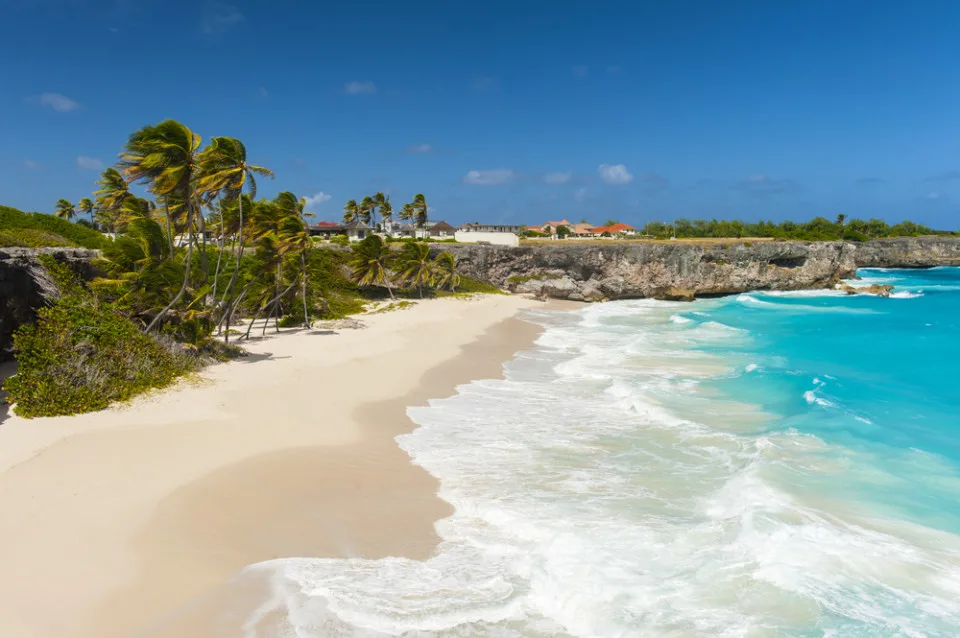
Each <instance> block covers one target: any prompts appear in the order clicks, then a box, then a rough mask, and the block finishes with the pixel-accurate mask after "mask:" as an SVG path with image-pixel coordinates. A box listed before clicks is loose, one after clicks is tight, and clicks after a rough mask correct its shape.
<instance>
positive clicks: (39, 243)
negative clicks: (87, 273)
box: [0, 206, 106, 248]
mask: <svg viewBox="0 0 960 638" xmlns="http://www.w3.org/2000/svg"><path fill="white" fill-rule="evenodd" d="M105 242H106V238H105V237H104V236H103V235H102V234H101V233H99V232H97V231H95V230H93V229H92V228H87V227H86V226H79V225H77V224H74V223H72V222H68V221H66V220H65V219H60V218H59V217H54V216H53V215H47V214H44V213H24V212H21V211H19V210H17V209H15V208H10V207H9V206H0V247H4V246H22V247H25V248H41V247H44V246H79V247H81V248H101V247H102V246H103V245H104V243H105Z"/></svg>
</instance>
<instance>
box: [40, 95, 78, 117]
mask: <svg viewBox="0 0 960 638" xmlns="http://www.w3.org/2000/svg"><path fill="white" fill-rule="evenodd" d="M29 101H30V102H33V103H35V104H39V105H40V106H49V107H50V108H52V109H53V110H54V111H59V112H61V113H66V112H67V111H73V110H74V109H78V108H80V103H79V102H77V101H75V100H71V99H70V98H68V97H67V96H66V95H62V94H60V93H41V94H40V95H38V96H36V97H34V98H30V100H29Z"/></svg>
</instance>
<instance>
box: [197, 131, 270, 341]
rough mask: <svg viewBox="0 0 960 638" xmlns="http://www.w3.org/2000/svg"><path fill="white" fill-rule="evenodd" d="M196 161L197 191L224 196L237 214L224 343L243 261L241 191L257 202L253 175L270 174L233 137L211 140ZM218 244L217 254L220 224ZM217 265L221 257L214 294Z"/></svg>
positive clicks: (221, 237)
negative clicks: (249, 159) (236, 245)
mask: <svg viewBox="0 0 960 638" xmlns="http://www.w3.org/2000/svg"><path fill="white" fill-rule="evenodd" d="M199 161H200V167H201V171H202V173H201V175H200V179H199V184H200V188H201V189H202V190H203V191H204V192H206V193H208V194H209V196H210V197H211V200H212V198H213V197H214V196H225V197H226V199H227V200H228V201H236V202H237V209H238V214H239V217H238V224H237V237H238V241H239V243H240V246H239V248H237V250H236V263H235V267H234V269H233V274H232V275H231V276H230V282H229V283H228V284H227V287H226V290H224V293H223V298H222V299H221V301H220V306H221V307H222V308H223V309H224V313H225V314H226V317H227V327H226V330H225V331H224V341H226V340H227V339H229V337H228V336H227V331H229V330H230V324H229V315H230V314H231V308H229V307H228V306H227V304H226V302H227V299H228V298H230V297H231V295H232V294H233V291H234V288H235V287H236V284H237V277H238V276H239V274H240V260H241V259H242V258H243V249H244V242H243V202H244V193H243V191H244V188H246V189H247V191H248V192H249V193H250V198H251V199H256V197H257V180H256V175H262V176H264V177H271V178H272V177H273V171H271V170H270V169H269V168H265V167H263V166H256V165H254V164H250V163H249V162H247V147H246V146H244V145H243V142H241V141H240V140H238V139H236V138H233V137H215V138H213V139H211V140H210V146H208V147H207V148H206V149H204V151H203V153H202V154H201V156H200V160H199ZM221 214H222V209H221ZM220 242H221V244H220V252H221V253H222V252H223V248H224V244H225V239H224V235H223V224H222V222H221V228H220ZM220 261H221V260H220V257H218V258H217V272H216V273H215V274H214V287H215V288H214V290H216V285H217V279H218V278H219V276H220ZM214 294H216V293H214Z"/></svg>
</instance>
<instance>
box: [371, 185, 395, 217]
mask: <svg viewBox="0 0 960 638" xmlns="http://www.w3.org/2000/svg"><path fill="white" fill-rule="evenodd" d="M371 199H372V201H373V208H372V210H375V211H377V212H379V213H380V221H381V222H385V221H386V217H387V216H386V215H384V207H387V208H388V209H390V212H393V211H392V209H391V208H390V198H389V197H388V196H386V195H384V194H383V192H382V191H381V192H378V193H376V194H375V195H374V196H373V197H372V198H371Z"/></svg>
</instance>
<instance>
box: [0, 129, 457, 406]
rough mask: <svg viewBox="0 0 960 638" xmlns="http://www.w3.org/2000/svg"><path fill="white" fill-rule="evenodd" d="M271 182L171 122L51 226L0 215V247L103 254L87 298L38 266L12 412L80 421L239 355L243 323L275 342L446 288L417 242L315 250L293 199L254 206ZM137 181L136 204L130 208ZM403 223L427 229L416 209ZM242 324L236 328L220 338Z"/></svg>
mask: <svg viewBox="0 0 960 638" xmlns="http://www.w3.org/2000/svg"><path fill="white" fill-rule="evenodd" d="M272 176H273V173H272V172H271V171H270V170H269V169H267V168H265V167H262V166H257V165H254V164H252V163H250V162H248V160H247V151H246V148H245V146H244V145H243V143H242V142H240V141H239V140H237V139H235V138H230V137H214V138H212V139H211V140H210V141H209V143H208V144H207V145H206V146H204V145H203V140H202V138H201V137H200V136H199V135H197V134H196V133H194V132H193V131H191V130H190V129H189V128H187V127H186V126H184V125H183V124H182V123H180V122H176V121H174V120H167V121H164V122H161V123H159V124H156V125H151V126H145V127H143V128H142V129H140V130H138V131H136V132H134V133H133V134H132V135H131V136H130V138H129V139H128V141H127V143H126V144H125V146H124V148H123V150H122V152H121V153H120V161H119V162H118V164H117V166H115V167H110V168H107V169H106V170H104V171H103V174H102V175H101V176H100V178H99V180H98V181H97V185H96V191H95V192H94V193H93V195H94V198H83V199H81V200H80V202H79V204H78V205H74V204H73V203H72V202H70V201H69V200H66V199H62V200H60V201H58V202H57V204H56V211H57V215H56V216H54V215H42V214H26V213H21V212H20V211H16V210H14V209H10V208H0V243H2V245H23V246H38V245H61V246H68V245H79V246H85V247H88V248H99V249H101V250H102V252H101V258H100V259H99V260H98V263H97V266H98V270H99V271H100V272H101V273H102V276H100V277H98V278H96V279H94V280H93V281H91V282H89V283H88V284H84V283H81V282H77V281H73V280H72V279H70V278H69V277H67V276H66V275H65V273H64V272H62V269H58V267H57V266H56V263H55V262H54V261H53V260H50V263H49V264H48V267H49V269H50V270H51V272H55V273H56V275H57V278H58V280H61V281H62V284H61V286H62V290H63V292H64V294H63V295H62V298H61V299H60V300H59V301H58V302H56V303H55V304H54V305H53V306H52V307H49V308H45V309H43V310H42V311H41V312H40V313H39V320H38V322H37V325H36V326H28V327H23V328H21V329H20V330H19V331H18V333H17V334H16V335H15V347H16V349H17V350H18V351H19V353H18V360H19V364H20V365H19V369H18V373H17V375H16V376H15V377H12V378H11V379H10V380H8V382H7V384H6V385H7V389H8V390H9V396H10V398H11V400H12V401H15V402H16V403H17V404H18V412H19V413H20V414H23V415H24V416H39V415H54V414H72V413H76V412H85V411H89V410H96V409H101V408H103V407H105V406H107V405H109V404H110V403H111V402H113V401H118V400H124V399H126V398H129V397H131V396H133V395H135V394H137V393H139V392H142V391H144V390H147V389H149V388H156V387H163V386H165V385H167V384H169V383H170V382H172V381H173V380H174V379H175V378H177V377H178V376H180V375H182V374H185V373H187V372H189V371H191V370H195V369H197V368H198V367H199V366H200V365H201V364H203V363H204V362H207V361H211V360H214V359H217V358H221V357H223V356H227V355H230V354H237V353H238V351H239V349H237V348H236V347H235V346H230V345H226V344H227V342H228V341H229V340H230V338H231V336H233V337H234V338H235V339H238V340H242V339H245V338H249V337H250V336H251V332H252V329H253V326H254V324H255V323H256V325H257V326H258V327H261V326H262V328H261V334H263V333H265V332H266V330H267V327H268V325H269V324H271V323H272V325H273V327H274V329H276V330H279V328H280V326H281V325H290V326H292V325H302V326H307V327H309V326H310V325H311V321H312V320H314V319H317V318H321V319H335V318H340V317H343V316H346V315H348V314H353V313H357V312H361V311H363V309H364V306H365V304H366V302H367V301H368V300H369V299H375V298H378V297H380V296H382V295H381V293H382V291H383V290H384V289H386V291H387V293H388V294H390V295H391V296H392V295H393V292H394V289H395V288H396V289H397V290H398V291H399V292H401V294H404V295H410V294H414V293H416V294H419V295H423V294H424V293H425V292H426V291H428V290H429V291H434V292H436V291H437V290H439V289H441V288H443V289H447V290H451V291H452V290H456V288H457V286H458V284H459V283H460V282H459V276H458V275H457V274H456V272H455V266H456V264H455V260H454V259H453V257H452V256H451V255H449V254H444V255H441V256H439V257H437V258H436V259H429V248H427V247H426V245H425V244H419V243H416V244H409V245H407V246H405V248H406V249H407V250H405V251H403V252H401V253H399V254H398V253H395V252H394V251H391V250H389V248H388V247H387V246H386V245H385V244H383V242H382V241H381V240H380V238H379V237H376V236H374V237H371V238H370V239H369V240H367V241H365V242H361V243H360V244H358V245H356V246H354V248H353V250H351V251H345V250H340V249H334V248H326V247H318V246H316V245H315V242H314V241H313V240H312V239H311V238H310V235H309V233H308V227H307V223H306V216H307V213H305V212H304V203H305V202H304V200H303V199H299V198H297V197H296V196H295V195H294V194H293V193H290V192H281V193H280V194H279V195H277V196H276V197H274V198H273V199H269V200H268V199H257V184H256V179H257V177H272ZM134 183H138V184H140V185H141V186H143V187H144V189H145V190H146V193H147V195H148V197H138V196H137V195H135V194H134V193H133V191H132V190H131V186H132V185H133V184H134ZM358 214H360V215H376V214H379V215H380V217H381V218H382V219H386V220H389V218H390V215H392V209H391V207H390V202H389V199H388V198H387V197H385V196H384V195H383V194H382V193H378V194H376V195H374V196H373V197H370V198H367V199H365V200H364V202H363V209H362V211H359V212H358ZM78 215H83V218H81V219H79V220H78V221H77V223H71V221H70V220H71V219H74V218H76V217H77V216H78ZM402 215H403V216H406V215H409V218H410V219H413V220H415V221H416V223H418V224H419V225H421V226H422V225H424V224H425V223H426V220H427V204H426V199H425V198H424V197H423V195H417V196H416V197H415V198H414V201H413V202H412V203H411V204H409V205H407V206H405V207H404V213H402ZM405 218H406V217H405ZM94 226H96V227H98V228H100V229H104V230H109V231H110V232H112V233H115V234H116V238H115V239H107V238H106V237H104V235H102V234H101V233H100V232H98V231H97V230H96V229H95V228H94ZM346 239H347V238H346V237H339V238H336V239H335V242H336V243H341V244H344V245H345V244H346V243H347V241H346ZM415 262H416V263H415ZM241 319H247V321H246V323H245V325H244V326H243V329H241V330H236V329H235V328H232V327H231V326H232V325H233V324H236V323H237V322H238V321H240V320H241ZM258 319H260V320H261V321H260V322H259V323H257V320H258ZM217 339H222V343H220V342H219V341H217Z"/></svg>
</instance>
